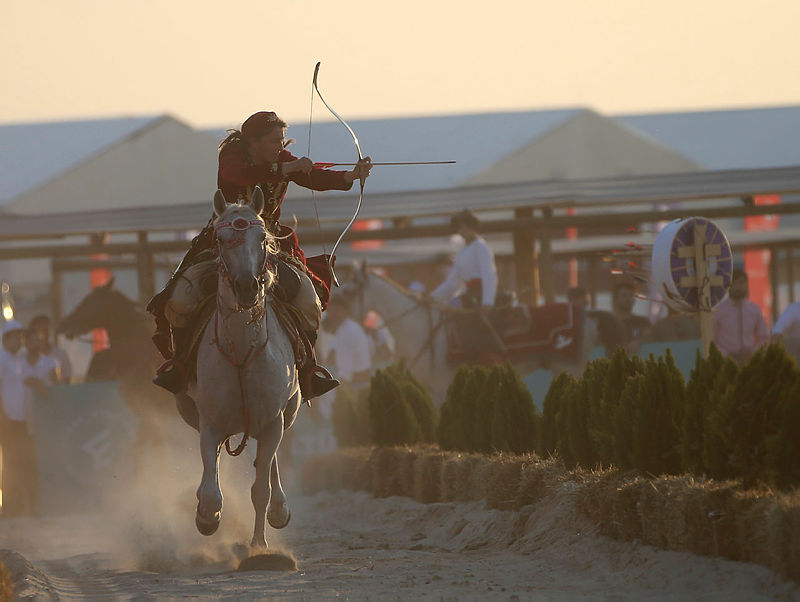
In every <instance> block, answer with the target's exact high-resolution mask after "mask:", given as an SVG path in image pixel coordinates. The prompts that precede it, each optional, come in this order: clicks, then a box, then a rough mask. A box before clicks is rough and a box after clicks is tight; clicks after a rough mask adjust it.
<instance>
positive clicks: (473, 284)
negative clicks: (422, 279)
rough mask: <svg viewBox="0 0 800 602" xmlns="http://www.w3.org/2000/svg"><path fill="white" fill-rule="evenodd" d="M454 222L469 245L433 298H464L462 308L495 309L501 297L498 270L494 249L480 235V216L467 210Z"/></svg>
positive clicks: (455, 217) (460, 253) (460, 252)
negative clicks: (498, 286) (497, 300)
mask: <svg viewBox="0 0 800 602" xmlns="http://www.w3.org/2000/svg"><path fill="white" fill-rule="evenodd" d="M451 222H452V225H453V226H454V227H455V228H456V229H457V231H458V233H459V234H460V235H461V237H462V238H463V239H464V243H465V245H464V246H463V247H462V248H461V249H460V250H459V251H458V253H457V254H456V258H455V260H454V261H453V265H452V267H451V268H450V272H449V273H448V274H447V278H446V279H445V280H444V282H442V283H441V284H440V285H439V286H438V287H437V288H436V290H434V291H433V292H432V293H431V297H433V298H434V299H436V300H437V301H440V302H442V303H447V302H448V301H450V300H451V299H453V298H454V297H456V296H460V297H459V298H460V299H461V305H462V307H483V308H487V307H492V306H493V305H494V298H495V295H496V294H497V268H495V265H494V255H493V254H492V250H491V249H490V248H489V245H488V244H486V241H485V240H484V239H483V238H481V237H480V236H479V235H478V233H479V232H480V222H479V221H478V217H477V216H476V215H475V213H473V212H472V211H470V210H469V209H465V210H464V211H462V212H461V213H458V214H456V215H454V216H453V218H452V220H451Z"/></svg>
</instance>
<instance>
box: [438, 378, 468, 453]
mask: <svg viewBox="0 0 800 602" xmlns="http://www.w3.org/2000/svg"><path fill="white" fill-rule="evenodd" d="M469 374H470V369H469V367H468V366H460V367H459V368H458V370H457V371H456V373H455V376H453V380H452V381H451V382H450V385H449V386H448V387H447V394H446V395H445V400H444V403H443V404H442V407H441V410H440V415H439V427H438V429H437V430H436V440H437V441H438V443H439V447H440V448H442V449H444V450H457V449H466V445H467V443H466V437H465V436H464V429H463V428H462V424H463V422H464V418H463V413H464V402H463V398H464V394H465V387H466V385H467V380H468V379H469Z"/></svg>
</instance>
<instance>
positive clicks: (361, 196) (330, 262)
mask: <svg viewBox="0 0 800 602" xmlns="http://www.w3.org/2000/svg"><path fill="white" fill-rule="evenodd" d="M320 65H321V62H318V63H317V66H316V67H314V80H313V83H312V85H313V87H314V91H315V92H316V93H317V96H319V99H320V100H321V101H322V104H324V105H325V106H326V107H327V108H328V110H329V111H330V112H331V113H333V116H334V117H336V119H338V120H339V123H341V124H342V125H343V126H344V127H345V128H347V131H348V132H350V135H351V136H352V137H353V142H355V144H356V150H357V151H358V161H359V162H361V161H362V160H363V159H364V155H363V154H362V153H361V146H360V145H359V143H358V137H357V136H356V133H355V132H354V131H353V128H351V127H350V126H349V125H348V124H347V122H346V121H345V120H344V119H342V117H341V115H339V113H337V112H336V111H334V110H333V107H331V105H329V104H328V102H327V101H326V100H325V97H324V96H322V92H320V91H319V86H317V76H318V75H319V66H320ZM309 137H310V133H309ZM359 183H360V184H361V193H360V194H359V196H358V205H357V206H356V212H355V213H354V214H353V217H352V218H350V222H349V223H348V224H347V226H346V227H345V229H344V230H343V231H342V233H341V234H340V235H339V238H337V239H336V243H335V244H334V245H333V249H331V254H330V256H329V257H328V269H329V270H330V271H331V276H332V278H333V283H334V284H335V285H336V286H339V280H338V279H337V278H336V272H334V271H333V258H334V255H336V249H337V247H338V246H339V243H341V242H342V239H343V238H344V237H345V235H346V234H347V233H348V231H349V230H350V228H351V227H352V226H353V224H354V223H355V221H356V219H358V213H359V211H361V204H362V203H363V202H364V177H363V176H362V177H361V178H359Z"/></svg>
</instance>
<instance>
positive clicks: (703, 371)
mask: <svg viewBox="0 0 800 602" xmlns="http://www.w3.org/2000/svg"><path fill="white" fill-rule="evenodd" d="M737 371H738V367H737V366H736V363H735V362H734V361H733V360H731V359H729V358H726V357H723V355H722V353H720V351H719V349H718V348H717V346H716V345H714V344H713V343H712V344H711V349H710V350H709V353H708V357H707V358H704V357H703V356H702V355H701V354H700V351H699V350H698V351H697V359H696V360H695V365H694V369H693V370H692V373H691V375H690V377H689V382H688V383H687V385H686V397H685V404H684V409H683V420H682V422H681V434H680V453H681V463H682V465H683V469H684V471H687V472H691V473H693V474H695V475H702V474H705V473H707V472H708V469H707V467H706V463H705V461H704V449H705V446H706V444H705V438H706V434H705V430H706V429H705V424H706V421H707V417H708V416H709V415H711V414H712V413H714V412H715V406H716V405H717V404H718V403H719V399H720V397H721V395H720V393H722V392H724V389H725V388H726V387H727V386H729V385H732V384H733V382H734V379H735V378H736V372H737ZM716 445H719V444H718V443H717V444H716ZM718 462H719V460H716V463H718Z"/></svg>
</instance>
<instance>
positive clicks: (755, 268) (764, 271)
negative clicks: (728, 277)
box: [744, 194, 781, 324]
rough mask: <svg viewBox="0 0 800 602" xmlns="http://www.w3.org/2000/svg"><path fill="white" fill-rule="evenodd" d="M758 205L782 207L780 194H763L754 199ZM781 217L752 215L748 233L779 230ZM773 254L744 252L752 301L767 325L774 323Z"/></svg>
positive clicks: (748, 224) (759, 250)
mask: <svg viewBox="0 0 800 602" xmlns="http://www.w3.org/2000/svg"><path fill="white" fill-rule="evenodd" d="M754 201H755V204H756V205H780V203H781V196H780V195H779V194H763V195H759V196H755V197H754ZM780 217H781V216H780V215H752V216H748V217H746V218H744V229H745V231H746V232H766V231H771V230H777V229H778V223H779V222H780ZM770 259H771V253H770V251H768V250H767V249H756V250H752V251H745V252H744V270H745V272H747V281H748V284H749V288H750V297H749V298H750V300H751V301H752V302H753V303H756V304H757V305H758V306H759V307H760V308H761V313H763V314H764V319H765V320H766V321H767V324H771V323H772V302H773V299H772V287H771V286H770V281H769V264H770Z"/></svg>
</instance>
